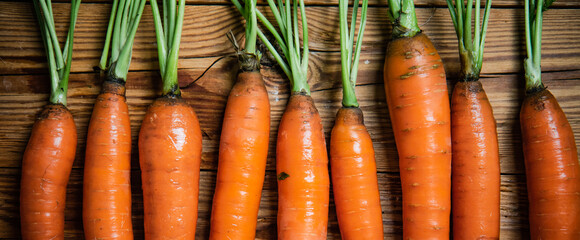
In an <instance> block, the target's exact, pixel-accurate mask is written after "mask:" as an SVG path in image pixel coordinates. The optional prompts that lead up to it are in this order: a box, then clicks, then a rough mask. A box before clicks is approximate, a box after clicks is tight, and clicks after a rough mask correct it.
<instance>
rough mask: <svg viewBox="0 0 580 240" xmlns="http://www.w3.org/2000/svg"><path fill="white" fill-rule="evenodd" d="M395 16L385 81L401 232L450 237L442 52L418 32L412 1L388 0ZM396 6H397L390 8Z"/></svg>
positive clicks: (417, 236)
mask: <svg viewBox="0 0 580 240" xmlns="http://www.w3.org/2000/svg"><path fill="white" fill-rule="evenodd" d="M389 3H392V4H390V16H391V19H399V20H400V21H395V22H396V24H395V26H394V27H393V37H394V40H392V41H391V42H390V43H389V45H388V47H387V53H386V60H385V69H384V81H385V92H386V97H387V104H388V107H389V113H390V117H391V124H392V127H393V132H394V135H395V142H396V144H397V150H398V152H399V168H400V174H401V185H402V190H403V238H404V239H447V238H449V215H450V207H451V193H450V191H451V129H450V109H449V96H448V94H447V84H446V81H445V71H444V68H443V64H442V62H441V58H440V57H439V54H438V53H437V50H436V49H435V47H434V46H433V44H432V43H431V41H430V40H429V38H428V37H427V36H426V35H424V34H422V33H420V29H419V27H418V26H417V19H416V17H415V10H414V6H413V3H412V1H410V0H404V1H403V3H402V9H401V4H400V3H396V2H395V1H389ZM397 6H398V9H399V10H400V11H394V10H397Z"/></svg>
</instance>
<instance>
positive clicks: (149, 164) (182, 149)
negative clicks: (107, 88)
mask: <svg viewBox="0 0 580 240" xmlns="http://www.w3.org/2000/svg"><path fill="white" fill-rule="evenodd" d="M139 162H140V165H141V176H142V182H143V205H144V210H145V238H146V239H163V238H165V239H194V238H195V224H196V221H197V199H198V195H199V167H200V163H201V129H200V127H199V121H198V120H197V116H196V115H195V112H194V111H193V108H192V107H191V106H189V105H188V104H187V103H186V102H185V101H184V100H182V99H181V97H171V96H167V95H166V96H163V97H160V98H158V99H157V100H155V102H153V104H152V105H151V106H150V107H149V109H148V110H147V114H146V115H145V118H144V119H143V124H142V125H141V131H140V132H139Z"/></svg>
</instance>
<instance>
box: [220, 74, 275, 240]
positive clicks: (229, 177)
mask: <svg viewBox="0 0 580 240" xmlns="http://www.w3.org/2000/svg"><path fill="white" fill-rule="evenodd" d="M269 137H270V100H269V98H268V92H267V91H266V87H265V85H264V82H263V80H262V75H261V74H260V72H259V71H256V72H243V73H240V74H238V80H237V82H236V83H235V85H234V87H233V88H232V90H231V92H230V95H229V97H228V102H227V105H226V111H225V113H224V121H223V124H222V133H221V138H220V148H219V149H220V150H219V164H218V174H217V181H216V189H215V194H214V198H213V204H212V214H211V229H210V239H216V240H217V239H254V238H255V235H256V224H257V218H258V210H259V207H260V197H261V194H262V186H263V184H264V175H265V173H266V160H267V157H268V143H269Z"/></svg>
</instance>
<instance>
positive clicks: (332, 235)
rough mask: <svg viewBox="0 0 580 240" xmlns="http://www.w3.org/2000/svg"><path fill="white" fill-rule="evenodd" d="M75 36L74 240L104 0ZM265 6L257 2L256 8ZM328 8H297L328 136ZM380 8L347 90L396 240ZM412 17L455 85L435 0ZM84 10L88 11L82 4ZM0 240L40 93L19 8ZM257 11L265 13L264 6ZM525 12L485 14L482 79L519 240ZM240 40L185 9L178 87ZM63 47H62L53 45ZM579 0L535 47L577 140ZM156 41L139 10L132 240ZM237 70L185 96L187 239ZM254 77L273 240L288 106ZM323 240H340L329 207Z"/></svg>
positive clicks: (562, 4)
mask: <svg viewBox="0 0 580 240" xmlns="http://www.w3.org/2000/svg"><path fill="white" fill-rule="evenodd" d="M58 2H61V3H55V4H54V11H55V22H56V25H57V31H58V32H59V33H60V34H61V36H64V33H65V31H66V28H67V27H68V24H67V21H68V12H69V7H70V5H69V4H68V3H65V2H67V1H65V0H59V1H58ZM84 2H85V3H86V4H82V5H81V9H80V15H79V18H78V24H77V30H76V33H75V37H76V38H75V45H74V49H75V51H74V53H73V57H74V58H73V65H72V74H71V79H70V86H69V89H70V90H69V100H68V102H69V108H70V109H71V111H72V113H73V115H74V116H75V122H76V124H77V130H78V137H79V142H78V149H77V158H76V160H75V163H74V169H73V172H72V174H71V179H70V183H69V189H68V196H67V212H66V237H67V238H71V239H78V238H82V236H83V235H82V234H83V233H82V222H81V209H82V207H81V205H82V167H83V162H84V160H83V159H84V146H85V137H86V131H87V125H88V120H89V118H90V114H91V110H92V106H93V103H94V99H95V97H96V95H97V94H98V92H99V90H100V84H101V78H100V76H99V73H96V72H94V71H93V67H94V66H96V65H97V64H98V59H99V56H100V53H101V48H102V45H103V41H104V33H105V30H106V24H107V21H108V13H109V11H110V7H111V5H110V4H108V2H109V1H105V0H85V1H84ZM263 2H264V1H262V3H263ZM336 2H337V1H336V0H333V1H323V0H312V1H307V5H308V7H307V13H308V14H309V15H308V22H309V33H310V40H311V42H310V46H311V49H312V54H311V63H310V68H309V69H310V75H309V83H310V85H311V86H312V92H313V93H312V95H313V98H314V99H315V101H316V106H317V107H318V109H319V111H320V113H321V117H322V120H323V124H324V129H325V134H326V136H327V137H328V136H329V132H330V129H331V127H332V124H333V122H334V116H335V114H336V111H337V109H338V108H339V107H340V99H341V88H340V53H339V35H338V7H337V3H336ZM386 2H387V1H386V0H371V1H370V4H371V7H370V8H369V16H368V25H367V30H366V34H365V38H364V45H363V52H362V56H361V64H360V73H359V81H358V83H357V85H358V87H357V89H356V91H357V95H358V97H359V101H360V104H361V108H362V109H363V111H364V114H365V123H366V125H367V127H368V129H369V131H370V133H371V137H372V139H373V141H374V147H375V151H376V159H377V168H378V172H379V185H380V190H381V200H382V201H381V202H382V206H383V221H384V226H385V236H386V239H399V238H400V237H401V233H402V230H401V190H400V186H399V176H398V163H397V161H398V160H397V152H396V147H395V145H394V139H393V134H392V130H391V126H390V121H389V116H388V110H387V105H386V103H385V96H384V90H383V84H382V66H383V62H384V52H385V48H386V43H387V42H388V40H389V39H390V31H391V30H390V24H389V22H388V19H387V7H386ZM416 2H417V6H418V9H417V14H418V18H419V23H420V25H421V28H422V29H423V30H424V32H425V33H426V34H427V35H429V36H430V37H431V39H432V40H433V42H434V43H435V45H436V46H437V48H438V50H439V52H440V54H441V56H442V57H443V61H444V63H445V68H446V71H447V74H448V84H449V86H451V85H452V84H453V83H454V82H455V78H456V76H457V73H456V72H457V71H458V70H459V64H458V57H457V40H456V35H455V33H454V30H453V25H452V23H451V20H450V18H449V13H448V10H447V9H446V8H445V6H446V5H445V1H443V0H417V1H416ZM89 3H90V4H89ZM0 9H2V11H0V22H1V23H2V24H0V81H1V83H2V84H0V239H14V238H18V236H19V234H20V233H19V232H20V230H19V228H20V226H19V225H20V223H19V222H20V220H19V216H18V195H19V194H18V189H19V181H20V179H19V178H20V166H21V159H22V153H23V151H24V148H25V147H26V143H27V140H28V137H29V134H30V129H31V126H32V124H33V123H34V120H35V116H36V114H37V113H38V112H39V111H40V109H41V108H42V106H43V105H44V104H45V103H46V102H47V100H48V94H49V92H50V87H49V78H48V75H47V65H46V58H45V56H44V49H43V46H42V42H41V39H40V35H39V33H38V27H37V26H36V20H35V18H34V16H33V15H32V14H33V10H32V6H31V4H29V3H22V2H9V1H0ZM262 10H263V12H264V11H265V8H262ZM522 27H523V9H521V1H516V0H497V1H494V8H493V9H492V14H491V19H490V26H489V32H488V35H487V36H488V38H487V41H486V51H485V56H484V61H485V62H484V65H483V66H484V67H483V72H482V80H483V81H482V82H483V85H484V88H485V89H486V91H487V93H488V96H489V99H490V100H491V104H492V106H493V107H494V115H495V118H496V120H497V123H498V134H499V141H500V159H501V171H502V187H501V191H502V194H501V200H502V202H501V211H502V212H501V217H502V219H501V220H502V225H501V234H502V237H501V238H502V239H527V238H529V237H528V233H527V232H528V226H527V197H526V185H525V175H524V164H523V159H522V150H521V141H520V129H519V120H518V114H519V105H520V103H521V101H522V98H523V91H522V90H521V89H522V88H523V80H522V78H523V77H522V69H523V66H522V59H523V57H524V47H525V46H524V39H523V28H522ZM230 29H231V30H232V31H233V32H234V33H235V34H236V35H237V36H238V37H240V38H241V35H242V34H243V21H242V19H241V17H240V16H239V14H238V13H237V12H236V11H235V9H234V8H233V7H232V6H231V5H230V4H229V2H228V1H227V0H190V1H188V5H187V7H186V19H185V26H184V33H183V39H182V45H181V52H180V63H179V67H180V70H179V75H180V84H181V85H182V86H185V85H187V84H189V83H191V82H192V81H193V80H194V79H196V78H197V77H198V76H199V75H200V74H201V73H202V72H203V71H204V70H205V69H206V67H207V66H209V65H210V64H211V63H212V62H213V61H214V60H216V59H217V58H218V57H220V56H223V55H227V54H230V53H232V51H233V50H232V48H231V46H230V44H229V43H228V41H227V39H226V37H225V33H226V32H227V31H229V30H230ZM62 39H64V38H62ZM578 39H580V2H579V1H576V0H560V1H557V2H556V5H555V7H554V9H552V10H550V11H548V12H546V14H545V19H544V34H543V48H542V51H543V52H542V60H543V61H542V68H543V70H544V74H543V79H544V82H545V84H546V85H547V86H548V87H549V89H550V90H551V91H552V92H553V93H554V95H555V96H556V97H557V98H558V100H559V101H560V104H561V106H562V108H563V109H564V112H565V113H566V115H567V116H568V119H569V121H570V124H571V125H572V128H573V130H574V132H575V136H576V139H580V40H578ZM156 58H157V54H156V47H155V33H154V29H153V25H152V16H151V9H150V8H149V6H147V7H146V9H145V12H144V16H143V18H142V22H141V24H140V26H139V30H138V33H137V37H136V40H135V47H134V51H133V60H132V65H131V72H130V73H129V76H128V82H127V101H128V103H129V108H130V109H129V110H130V113H131V126H132V130H133V131H132V133H133V158H132V159H133V162H132V166H133V172H132V185H133V224H134V227H135V236H136V239H142V236H143V229H142V226H143V224H142V220H143V205H142V194H141V187H140V186H141V183H140V180H141V179H140V172H139V164H138V155H137V152H138V151H137V147H136V143H137V133H138V129H139V126H140V123H141V120H142V119H143V117H144V114H145V110H146V108H147V106H148V105H149V104H150V103H151V102H152V101H153V99H154V98H155V96H156V95H157V94H158V89H159V86H160V84H159V82H160V80H159V74H158V72H157V61H156ZM235 63H236V61H235V59H232V58H226V59H225V60H222V61H220V62H218V63H217V64H216V65H215V66H214V67H213V68H211V69H210V70H209V71H208V72H207V73H206V74H205V76H204V77H203V78H201V79H199V80H198V81H196V82H195V83H194V84H193V85H192V86H191V87H189V88H186V89H183V92H184V93H183V94H184V98H185V99H186V100H187V101H188V102H189V103H190V104H191V105H192V106H194V108H195V109H196V112H197V114H198V116H199V119H200V123H201V127H202V131H203V135H204V139H203V159H202V160H203V162H202V173H201V182H200V191H201V192H200V200H199V201H200V205H199V206H200V209H199V220H198V227H197V237H198V238H199V239H207V237H208V234H209V217H210V212H211V199H212V196H213V189H214V185H215V183H214V182H215V177H216V168H217V152H218V149H217V147H218V143H219V137H220V125H221V118H222V116H223V111H224V109H225V101H226V97H227V94H228V92H229V89H230V88H231V86H232V85H233V79H234V76H235V73H236V70H237V66H236V65H235ZM262 73H263V74H264V80H265V81H266V85H267V88H268V91H269V94H270V100H271V104H272V109H271V110H272V124H271V125H272V131H271V139H272V141H271V143H270V146H271V147H270V155H269V159H268V168H267V169H268V171H267V176H266V183H265V185H264V190H263V193H262V202H261V209H260V213H259V219H258V230H257V235H256V236H257V238H258V239H275V235H276V208H277V207H276V199H277V196H276V180H275V165H274V164H275V156H274V153H275V147H274V146H275V144H274V143H275V136H276V133H277V132H276V129H277V126H278V122H279V120H280V117H281V115H282V112H283V110H284V107H285V104H286V100H287V98H288V88H289V84H288V82H287V80H286V78H285V77H284V76H283V75H282V74H281V72H280V71H279V70H277V69H276V68H271V67H268V66H264V67H263V70H262ZM328 238H329V239H340V233H339V229H338V225H337V221H336V215H335V213H334V206H333V205H332V203H331V209H330V217H329V234H328Z"/></svg>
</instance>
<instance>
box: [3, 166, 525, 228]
mask: <svg viewBox="0 0 580 240" xmlns="http://www.w3.org/2000/svg"><path fill="white" fill-rule="evenodd" d="M275 174H276V173H275V172H273V171H268V172H267V173H266V180H265V183H264V189H263V191H262V200H261V203H260V211H259V213H258V214H259V216H258V226H257V234H256V239H275V236H276V212H277V193H276V188H277V187H276V177H275ZM19 176H20V170H19V169H16V168H0V203H1V204H0V238H2V239H6V238H18V236H19V234H20V230H19V227H20V224H19V222H20V220H19V216H18V189H19V186H18V185H19ZM215 178H216V173H215V172H213V171H202V172H201V179H200V194H199V210H198V224H197V231H196V235H197V236H196V239H207V238H208V235H209V224H210V222H209V220H210V216H211V201H212V198H213V192H214V188H215ZM140 179H141V176H140V172H139V171H138V170H135V171H133V172H132V173H131V181H132V195H133V209H132V210H133V229H134V231H135V239H143V204H142V197H143V196H142V192H141V187H140V186H141V181H140ZM378 181H379V190H380V194H381V205H382V210H383V226H384V231H385V239H400V238H401V234H402V228H401V224H402V223H401V213H402V210H401V189H400V181H399V176H398V174H391V173H380V174H379V175H378ZM331 194H332V193H331ZM501 200H502V202H501V236H502V239H528V233H527V231H528V230H527V229H528V226H527V225H528V224H527V213H526V212H527V206H528V204H527V198H526V185H525V178H524V177H522V176H502V182H501ZM65 219H66V223H65V237H66V238H67V239H69V238H74V239H77V238H82V236H83V235H82V234H83V233H82V169H74V170H73V172H72V173H71V178H70V181H69V185H68V191H67V202H66V213H65ZM328 225H329V226H328V228H329V229H328V238H327V239H340V231H339V229H338V222H337V219H336V214H335V209H334V203H333V201H332V197H331V202H330V209H329V224H328Z"/></svg>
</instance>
